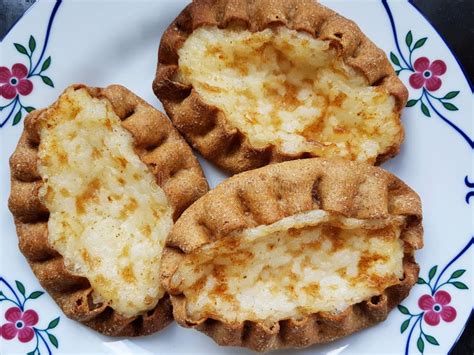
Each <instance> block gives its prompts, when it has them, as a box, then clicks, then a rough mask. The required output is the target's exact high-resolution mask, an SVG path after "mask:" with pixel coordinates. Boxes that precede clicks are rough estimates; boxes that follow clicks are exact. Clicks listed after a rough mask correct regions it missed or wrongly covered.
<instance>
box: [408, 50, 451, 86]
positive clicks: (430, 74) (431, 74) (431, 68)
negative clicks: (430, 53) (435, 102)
mask: <svg viewBox="0 0 474 355" xmlns="http://www.w3.org/2000/svg"><path fill="white" fill-rule="evenodd" d="M413 67H414V68H415V71H416V73H414V74H412V75H410V85H411V86H412V87H413V88H414V89H420V88H422V87H423V86H424V87H425V88H426V89H427V90H429V91H436V90H438V89H439V88H440V87H441V79H440V78H438V76H440V75H443V74H444V73H446V64H445V63H444V62H443V61H442V60H440V59H437V60H435V61H434V62H433V63H430V60H429V59H428V58H426V57H421V58H418V59H417V60H416V61H415V64H414V65H413Z"/></svg>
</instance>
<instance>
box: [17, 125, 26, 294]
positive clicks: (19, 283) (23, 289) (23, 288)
mask: <svg viewBox="0 0 474 355" xmlns="http://www.w3.org/2000/svg"><path fill="white" fill-rule="evenodd" d="M15 117H16V116H15ZM15 283H16V288H17V289H18V291H20V293H21V294H22V295H23V296H24V295H25V286H23V284H22V283H21V282H20V281H15Z"/></svg>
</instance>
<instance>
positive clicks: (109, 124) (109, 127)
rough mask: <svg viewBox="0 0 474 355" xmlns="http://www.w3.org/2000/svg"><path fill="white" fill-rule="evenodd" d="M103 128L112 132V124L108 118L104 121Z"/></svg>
mask: <svg viewBox="0 0 474 355" xmlns="http://www.w3.org/2000/svg"><path fill="white" fill-rule="evenodd" d="M105 127H107V129H108V130H109V131H111V130H112V122H111V121H110V120H109V119H108V118H107V119H106V120H105Z"/></svg>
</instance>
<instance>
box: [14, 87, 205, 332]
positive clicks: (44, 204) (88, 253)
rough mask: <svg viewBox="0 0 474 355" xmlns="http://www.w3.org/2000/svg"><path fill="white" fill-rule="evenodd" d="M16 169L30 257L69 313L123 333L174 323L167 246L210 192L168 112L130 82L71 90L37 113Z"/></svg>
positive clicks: (19, 220)
mask: <svg viewBox="0 0 474 355" xmlns="http://www.w3.org/2000/svg"><path fill="white" fill-rule="evenodd" d="M10 166H11V184H12V185H11V195H10V199H9V208H10V210H11V212H12V213H13V216H14V219H15V224H16V227H17V233H18V237H19V245H20V249H21V251H22V253H23V254H24V255H25V257H26V258H27V260H28V262H29V264H30V266H31V268H32V270H33V272H34V273H35V275H36V276H37V278H38V280H39V281H40V283H41V285H42V286H43V287H44V288H45V289H46V290H47V291H48V292H49V293H50V294H51V296H52V297H53V298H54V300H55V301H56V302H57V303H58V305H59V306H60V307H61V308H62V310H63V311H64V313H65V314H66V315H67V316H68V317H70V318H72V319H75V320H78V321H80V322H82V323H84V324H85V325H87V326H89V327H91V328H93V329H95V330H97V331H99V332H101V333H104V334H106V335H113V336H137V335H146V334H150V333H153V332H155V331H158V330H160V329H161V328H163V327H165V326H166V325H167V324H169V322H171V320H172V314H171V305H170V302H169V297H168V295H167V294H166V292H165V290H164V289H163V287H162V286H161V285H160V281H159V273H158V269H159V260H160V257H161V252H162V248H163V246H164V240H165V238H166V236H167V235H168V233H169V231H170V230H171V227H172V225H173V222H174V220H176V219H177V218H178V217H179V216H180V214H181V213H182V211H183V210H185V209H186V208H187V207H188V206H189V205H190V204H191V203H192V202H193V201H195V200H196V199H198V198H199V197H200V196H201V195H202V194H204V193H205V192H206V191H207V189H208V187H207V182H206V180H205V178H204V176H203V173H202V171H201V168H200V166H199V163H198V162H197V160H196V158H195V157H194V155H193V154H192V151H191V149H190V147H189V146H188V145H187V144H186V142H185V141H184V139H183V138H182V137H181V136H180V135H179V133H178V132H177V131H176V130H175V129H174V127H173V126H172V125H171V123H170V122H169V121H168V119H167V118H166V117H165V116H164V115H163V114H161V113H160V112H159V111H157V110H156V109H154V108H153V107H152V106H150V105H148V104H147V103H146V102H145V101H143V100H142V99H140V98H139V97H137V96H136V95H134V94H133V93H132V92H130V91H129V90H127V89H126V88H124V87H122V86H118V85H113V86H109V87H107V88H105V89H100V88H89V87H86V86H84V85H73V86H71V87H69V88H67V89H66V90H65V91H64V93H63V94H62V95H61V96H60V97H59V99H58V101H57V102H55V103H54V104H53V105H51V106H50V107H48V108H46V109H43V110H37V111H34V112H32V113H30V114H29V115H28V117H27V118H26V120H25V130H24V132H23V134H22V136H21V138H20V141H19V143H18V146H17V148H16V150H15V152H14V153H13V155H12V157H11V159H10Z"/></svg>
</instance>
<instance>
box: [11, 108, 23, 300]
mask: <svg viewBox="0 0 474 355" xmlns="http://www.w3.org/2000/svg"><path fill="white" fill-rule="evenodd" d="M20 121H21V110H19V111H18V112H17V113H16V115H15V117H14V118H13V126H15V125H17V124H18V122H20ZM24 290H25V289H23V291H24ZM23 295H24V294H23Z"/></svg>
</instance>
